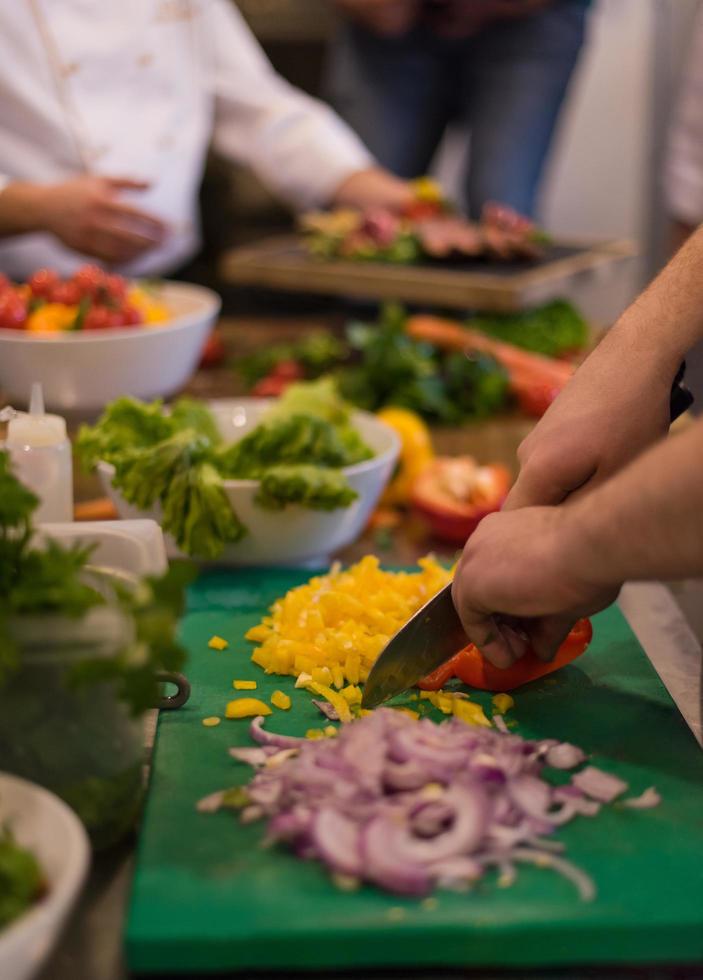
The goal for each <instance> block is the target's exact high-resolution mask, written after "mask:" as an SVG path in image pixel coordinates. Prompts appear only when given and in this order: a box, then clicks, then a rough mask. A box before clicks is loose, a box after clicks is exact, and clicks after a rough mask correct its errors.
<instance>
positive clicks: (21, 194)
mask: <svg viewBox="0 0 703 980" xmlns="http://www.w3.org/2000/svg"><path fill="white" fill-rule="evenodd" d="M49 191H50V188H49V187H48V186H46V185H43V184H33V183H30V182H28V181H19V180H18V181H12V182H11V183H9V184H7V185H6V186H5V187H4V188H3V189H2V191H0V229H1V230H2V231H4V233H5V234H10V235H21V234H28V233H30V232H35V231H45V230H49V228H48V222H47V216H48V213H49V208H48V197H49Z"/></svg>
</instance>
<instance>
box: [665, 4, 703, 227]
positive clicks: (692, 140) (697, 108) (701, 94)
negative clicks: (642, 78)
mask: <svg viewBox="0 0 703 980" xmlns="http://www.w3.org/2000/svg"><path fill="white" fill-rule="evenodd" d="M664 189H665V194H666V201H667V206H668V209H669V213H670V214H671V215H672V216H673V217H674V218H678V219H679V220H680V221H683V222H685V223H686V224H690V225H697V224H700V223H701V222H702V221H703V7H701V9H700V10H699V11H698V13H697V15H696V19H695V22H694V26H693V34H692V37H691V44H690V48H689V53H688V58H687V62H686V67H685V69H684V73H683V78H682V82H681V88H680V91H679V95H678V100H677V103H676V107H675V111H674V122H673V125H672V127H671V131H670V133H669V147H668V154H667V160H666V166H665V171H664Z"/></svg>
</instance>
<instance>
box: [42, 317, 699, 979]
mask: <svg viewBox="0 0 703 980" xmlns="http://www.w3.org/2000/svg"><path fill="white" fill-rule="evenodd" d="M329 324H330V321H329V318H328V319H327V320H325V321H324V322H320V320H319V318H310V317H306V318H301V317H298V318H289V319H286V320H281V319H276V320H274V319H264V318H256V317H242V318H238V319H236V320H235V319H226V320H223V322H222V323H221V326H220V330H221V334H222V336H223V339H224V340H225V343H226V346H227V349H228V352H229V354H230V356H232V357H238V356H243V355H244V354H246V353H248V352H249V351H251V350H252V349H254V348H256V347H260V346H262V344H271V343H275V342H278V341H281V340H287V339H290V338H292V337H294V336H295V335H298V334H299V333H300V331H301V329H304V328H306V327H307V328H310V327H312V326H318V327H319V326H322V325H324V326H328V325H329ZM334 326H335V328H336V329H340V330H341V328H342V323H341V321H338V322H336V323H335V324H334ZM187 391H188V394H191V395H194V396H197V397H199V398H215V397H228V396H233V395H236V394H241V393H242V389H241V384H240V383H239V382H238V379H237V378H236V376H235V375H234V374H233V372H232V371H231V369H230V368H226V367H220V368H215V369H210V370H207V371H201V372H198V374H197V375H196V376H195V377H194V378H193V379H192V382H191V383H190V385H189V386H188V389H187ZM529 429H530V422H529V420H526V419H524V418H522V417H518V416H508V417H503V418H500V419H496V420H493V421H490V422H486V423H481V424H477V425H467V426H464V427H463V428H461V429H440V430H437V431H436V433H435V434H434V438H435V444H436V447H437V450H438V452H441V453H460V452H464V453H471V454H473V455H475V456H477V457H478V459H479V460H480V461H482V462H502V463H504V464H505V465H508V466H509V467H510V468H511V469H513V470H514V469H515V451H516V449H517V446H518V445H519V443H520V441H521V439H522V438H523V437H524V436H525V435H526V434H527V432H528V431H529ZM76 487H77V497H78V499H86V498H87V497H90V496H95V495H96V493H97V486H96V484H95V482H94V481H93V479H92V478H85V477H80V478H79V479H78V480H77V485H76ZM432 549H434V550H436V551H437V552H438V553H440V554H443V555H447V556H450V555H451V554H452V550H451V549H449V550H448V549H447V548H446V547H442V546H439V547H438V546H437V542H433V541H432V540H431V539H430V538H429V537H428V535H427V532H426V530H425V529H424V528H423V527H422V525H421V524H420V523H419V522H418V521H416V520H414V519H408V520H407V521H406V522H404V523H403V524H402V525H401V526H400V527H399V528H398V529H395V530H394V531H393V532H391V533H390V534H389V533H387V532H382V533H380V532H373V531H371V532H366V534H365V535H364V536H363V537H362V538H361V539H360V540H359V541H357V542H356V543H355V544H354V545H353V546H352V547H350V548H349V549H347V550H346V551H345V552H344V553H343V554H342V555H340V556H339V557H340V558H341V559H342V560H343V561H350V560H355V559H356V558H358V557H360V556H361V555H362V554H365V553H368V552H369V551H376V552H377V553H378V554H379V556H380V557H381V559H382V560H383V561H384V562H386V563H388V564H395V565H402V564H410V563H413V562H414V561H415V560H416V558H417V557H419V556H420V555H422V554H424V553H426V552H427V551H428V550H432ZM680 594H681V595H682V596H684V598H685V600H686V602H685V603H684V605H686V604H688V606H689V607H690V608H691V609H696V608H700V606H701V604H700V595H701V593H700V588H699V587H697V586H691V587H690V588H687V589H684V590H680ZM621 605H622V608H623V611H624V612H625V614H626V616H627V618H628V620H629V621H630V624H631V626H632V628H633V629H634V631H635V632H636V633H637V635H638V638H639V640H640V642H641V643H642V645H643V646H644V647H645V649H646V650H647V652H648V653H649V654H650V656H651V658H652V660H653V662H654V664H655V667H656V669H657V670H658V671H659V673H660V674H661V676H662V677H663V679H664V680H665V681H666V682H667V683H668V685H669V686H670V687H671V686H672V685H674V687H676V688H677V690H679V692H681V691H685V690H686V689H688V701H689V705H688V707H689V709H690V711H691V712H692V713H693V712H695V711H696V710H697V711H698V717H699V719H700V646H699V644H698V642H697V640H696V638H695V636H694V634H693V632H692V631H691V629H690V627H689V625H688V623H687V621H686V618H685V617H684V615H683V614H682V612H681V609H680V608H679V605H677V603H676V602H675V601H674V599H673V598H672V595H671V592H670V591H669V590H668V589H667V588H665V587H664V586H662V585H645V586H641V585H637V586H634V585H633V586H627V587H626V589H625V590H624V591H623V596H622V601H621ZM700 625H701V626H703V624H700ZM696 672H697V673H696ZM695 677H697V679H698V682H697V683H694V682H693V681H694V678H695ZM687 681H688V683H687ZM672 690H673V687H672ZM152 721H153V720H152ZM151 730H152V733H153V723H152V725H151ZM700 734H701V733H700V728H699V731H698V737H699V739H700ZM149 740H150V739H149ZM134 844H135V841H134V839H130V840H128V841H126V842H125V843H123V844H122V845H121V846H120V847H119V848H117V849H115V850H113V851H112V852H111V853H109V854H107V855H103V856H101V857H99V858H97V859H96V860H95V863H94V866H93V870H92V873H91V876H90V880H89V883H88V886H87V888H86V890H85V892H84V895H83V897H82V900H81V902H80V905H79V907H78V909H77V912H76V914H75V915H74V917H73V919H72V922H71V924H70V925H69V928H68V929H67V931H66V933H65V935H64V937H63V939H62V942H61V943H60V945H59V947H58V948H57V950H56V951H55V953H54V955H53V956H52V957H51V959H50V962H49V964H48V965H47V967H46V968H45V969H44V971H43V972H42V973H41V974H40V978H39V980H127V978H128V973H127V972H126V969H125V967H124V963H123V960H122V953H121V938H122V925H123V921H124V910H125V904H126V901H127V897H128V892H129V885H130V879H131V872H132V864H133V852H134ZM653 900H656V898H655V897H653ZM239 976H242V975H241V974H240V975H239ZM257 976H258V977H259V978H260V980H265V978H264V975H263V974H257ZM292 976H293V975H292V974H291V977H292ZM295 976H298V977H300V976H301V975H300V974H296V975H295ZM334 976H335V978H336V980H345V978H347V977H348V974H344V973H343V972H340V973H336V974H335V975H334ZM356 976H359V975H358V974H357V975H356ZM363 976H364V978H367V980H380V974H377V973H372V972H367V973H365V974H363ZM383 976H384V977H390V976H392V975H391V974H388V973H384V974H383ZM395 976H399V974H395ZM420 976H422V978H423V980H450V978H451V977H454V978H456V977H460V976H465V977H467V978H468V977H471V978H474V980H478V978H479V977H480V978H481V980H488V978H489V977H495V978H496V980H497V978H501V980H517V978H518V977H519V978H521V980H537V978H538V977H539V978H540V980H549V978H552V980H567V977H568V980H590V978H596V977H597V978H599V980H625V978H628V980H635V978H636V980H683V978H685V980H703V965H701V966H700V967H692V968H684V967H680V966H679V967H676V968H672V969H671V970H667V969H666V968H652V969H646V968H637V969H634V970H627V969H614V970H608V969H602V968H592V969H586V970H582V971H578V972H574V971H573V970H569V971H568V975H567V974H562V973H559V972H554V971H544V970H542V971H534V972H523V971H520V972H515V971H511V972H507V973H506V972H500V973H492V972H488V971H481V972H480V974H479V973H478V972H476V971H473V972H470V973H461V972H456V971H455V972H453V973H447V972H444V973H443V972H442V971H434V972H425V973H423V974H418V977H420ZM277 977H278V978H279V980H282V977H281V975H280V974H278V975H277ZM405 977H407V974H404V978H405ZM174 980H175V978H174Z"/></svg>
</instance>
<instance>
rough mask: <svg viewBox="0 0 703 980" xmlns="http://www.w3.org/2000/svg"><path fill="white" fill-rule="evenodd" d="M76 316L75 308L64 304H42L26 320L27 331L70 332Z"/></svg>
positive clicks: (76, 310)
mask: <svg viewBox="0 0 703 980" xmlns="http://www.w3.org/2000/svg"><path fill="white" fill-rule="evenodd" d="M77 315H78V307H77V306H67V305H66V304H65V303H44V305H43V306H40V307H39V309H37V310H35V311H34V313H30V315H29V317H28V318H27V330H29V331H31V332H37V333H54V332H56V331H58V330H71V329H72V327H73V325H74V323H75V322H76V316H77Z"/></svg>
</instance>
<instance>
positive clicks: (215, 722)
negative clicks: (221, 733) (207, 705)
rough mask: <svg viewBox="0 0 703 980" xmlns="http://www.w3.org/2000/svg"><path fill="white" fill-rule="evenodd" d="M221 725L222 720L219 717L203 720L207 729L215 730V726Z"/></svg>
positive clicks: (212, 716)
mask: <svg viewBox="0 0 703 980" xmlns="http://www.w3.org/2000/svg"><path fill="white" fill-rule="evenodd" d="M219 724H220V719H219V718H218V717H217V715H210V717H209V718H203V725H205V727H206V728H215V726H216V725H219Z"/></svg>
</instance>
